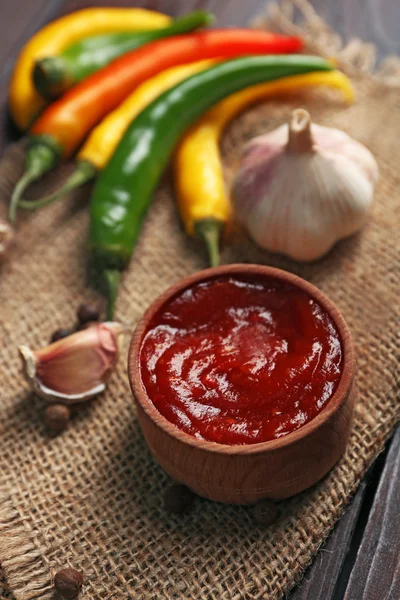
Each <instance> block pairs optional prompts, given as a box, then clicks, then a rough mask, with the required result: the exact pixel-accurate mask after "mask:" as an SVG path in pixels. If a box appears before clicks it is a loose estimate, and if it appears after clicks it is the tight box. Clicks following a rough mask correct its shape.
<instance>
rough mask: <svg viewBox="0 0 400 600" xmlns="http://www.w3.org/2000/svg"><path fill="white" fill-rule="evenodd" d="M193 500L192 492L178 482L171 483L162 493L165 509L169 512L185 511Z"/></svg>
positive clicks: (178, 512)
mask: <svg viewBox="0 0 400 600" xmlns="http://www.w3.org/2000/svg"><path fill="white" fill-rule="evenodd" d="M193 501H194V494H193V492H192V491H191V490H189V488H187V487H186V486H185V485H182V484H180V483H174V484H173V485H171V486H170V487H169V488H168V489H167V490H166V492H165V494H164V506H165V510H166V511H167V512H169V513H174V514H181V513H185V512H187V511H188V510H189V509H190V508H191V506H192V504H193Z"/></svg>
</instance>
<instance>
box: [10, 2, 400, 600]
mask: <svg viewBox="0 0 400 600" xmlns="http://www.w3.org/2000/svg"><path fill="white" fill-rule="evenodd" d="M305 12H306V21H307V22H306V23H305V29H304V31H305V35H306V39H308V40H309V41H310V42H311V49H312V50H315V49H318V48H319V49H321V48H324V49H325V51H326V53H328V54H330V55H333V54H334V53H335V54H339V57H340V61H341V65H342V66H343V67H344V68H345V69H346V70H347V72H351V73H352V78H353V82H354V86H355V88H356V91H357V101H356V103H355V104H354V105H353V106H351V107H345V106H343V104H341V101H340V99H339V97H338V95H337V94H334V93H332V92H327V91H322V90H317V91H315V92H313V93H310V92H307V93H304V95H300V94H296V95H293V96H291V97H290V98H287V97H285V99H283V100H282V99H276V100H269V101H267V102H265V103H264V104H262V105H260V106H258V107H257V108H253V109H251V110H248V111H247V112H246V113H245V114H244V115H243V116H241V117H240V118H239V119H237V120H236V121H235V122H234V123H233V124H232V125H231V126H230V127H229V129H228V131H227V132H226V135H225V136H224V139H223V143H222V151H223V156H224V161H225V165H226V169H227V178H228V179H229V176H230V173H231V170H232V167H233V166H234V165H235V163H236V162H237V160H238V158H239V155H240V152H241V149H242V147H243V143H244V142H245V141H246V140H248V139H250V138H251V137H253V136H254V135H255V134H258V133H260V132H265V131H267V130H271V129H272V128H274V127H276V126H278V125H280V124H281V123H282V122H284V121H285V120H287V118H288V116H289V114H290V112H291V110H292V109H293V108H294V107H298V106H305V107H306V108H307V109H308V110H309V111H310V112H311V115H312V117H313V118H314V119H315V121H316V122H318V123H322V124H325V125H329V126H333V127H339V128H342V129H344V130H345V131H346V132H348V133H349V134H350V135H352V136H354V137H355V138H356V139H357V140H360V141H361V142H363V143H364V144H366V145H367V146H368V147H369V148H370V149H371V150H372V152H373V153H374V155H375V156H376V158H377V161H378V163H379V168H380V172H381V179H380V183H379V185H378V188H377V192H376V201H375V204H374V207H373V211H372V218H371V220H370V221H369V223H368V225H367V226H366V227H365V229H364V230H363V232H362V233H361V234H360V235H357V236H355V237H353V238H352V239H349V240H347V241H345V242H342V243H340V244H339V245H338V246H337V247H336V248H335V249H334V250H333V251H332V252H330V254H329V255H328V256H326V257H325V258H324V259H322V260H320V261H318V262H316V263H314V264H310V265H300V264H297V263H295V262H292V261H290V260H287V259H284V258H282V257H278V256H274V255H272V254H268V253H266V252H263V251H261V250H258V249H257V248H256V247H255V246H254V245H253V244H252V243H251V242H250V241H248V240H247V239H246V238H245V237H244V236H242V235H240V234H236V235H234V236H233V237H232V238H231V239H230V240H229V242H227V243H226V245H225V249H224V252H223V257H222V258H223V262H226V263H228V262H254V263H262V264H269V265H274V266H277V267H281V268H284V269H288V270H290V271H293V272H295V273H297V274H299V275H301V276H302V277H305V278H306V279H308V280H310V281H312V282H313V283H314V284H315V285H317V286H319V287H320V288H321V289H322V290H323V291H324V292H326V293H327V294H328V295H329V296H330V297H331V298H332V300H334V301H335V302H336V303H337V304H338V306H339V307H340V309H341V310H342V311H343V314H344V316H345V318H346V319H347V322H348V324H349V325H350V327H351V329H352V331H353V334H354V338H355V341H356V345H357V353H358V372H357V389H358V402H357V409H356V415H355V420H354V426H353V430H352V435H351V439H350V443H349V446H348V450H347V452H346V454H345V456H344V457H343V458H342V459H341V460H340V462H339V463H338V464H337V465H336V467H335V468H334V469H333V470H332V471H331V472H330V473H329V475H328V476H327V477H326V478H325V479H324V480H323V481H321V482H320V483H319V484H318V485H316V486H315V487H314V488H312V489H311V490H309V491H307V492H305V493H303V494H301V495H300V496H298V497H295V498H293V499H291V500H288V501H286V502H282V503H280V510H281V517H280V519H279V521H278V522H277V523H276V524H274V525H273V526H271V527H269V528H267V529H266V528H261V527H258V526H257V525H255V524H254V522H253V520H252V518H251V514H250V511H249V509H246V508H243V507H229V506H224V505H222V504H216V503H213V502H209V501H206V500H202V499H199V500H198V501H197V503H196V506H195V509H194V510H193V512H191V513H190V514H188V515H185V516H179V517H175V516H171V515H168V514H166V513H165V512H164V510H163V506H162V497H163V492H164V490H165V488H166V486H167V485H168V483H169V480H168V477H167V476H166V475H165V474H164V473H163V472H162V470H161V469H160V468H159V467H158V466H157V465H156V464H155V462H154V461H153V460H152V458H151V456H150V454H149V452H148V450H147V448H146V445H145V443H144V440H143V437H142V435H141V433H140V431H139V427H138V424H137V421H136V418H135V408H134V404H133V400H132V397H131V394H130V391H129V386H128V380H127V375H126V369H125V361H126V353H124V356H123V358H122V359H121V365H120V368H119V369H118V372H117V373H116V374H115V375H114V376H113V378H112V381H111V384H110V386H109V388H108V390H107V392H106V393H105V394H104V395H103V396H101V397H99V398H98V399H97V400H96V401H94V402H93V403H92V404H91V405H90V406H86V407H84V408H83V409H82V410H81V411H80V412H79V413H78V414H77V416H76V417H75V418H74V420H73V422H72V423H71V425H70V427H69V429H68V430H67V431H66V432H65V433H63V434H62V435H60V436H58V437H52V436H51V435H49V434H48V433H47V432H46V430H45V428H44V426H43V424H42V420H41V410H42V407H43V405H42V403H41V401H39V400H38V399H37V398H35V397H34V396H32V395H31V393H30V392H29V391H28V389H27V385H26V383H25V382H24V380H23V378H22V377H21V375H20V360H19V357H18V353H17V349H16V348H17V345H18V344H19V343H29V344H30V345H32V346H33V347H39V346H42V345H44V344H46V342H47V340H48V338H49V335H50V334H51V332H52V331H53V330H54V329H56V328H58V327H60V326H67V325H70V324H71V323H72V322H73V321H74V318H75V310H76V307H77V305H78V304H79V302H80V301H82V300H90V299H92V298H93V297H94V295H93V292H89V291H88V286H87V284H86V280H85V252H86V233H87V225H88V218H87V210H86V202H87V199H88V197H89V189H88V188H86V189H85V190H83V191H82V192H81V193H79V194H76V197H75V199H70V200H69V201H66V202H63V203H59V204H57V205H54V206H53V207H49V208H47V209H44V210H42V211H40V212H38V213H37V214H33V215H29V216H27V217H25V218H24V219H22V220H21V221H20V226H19V231H18V238H17V244H16V246H15V248H14V250H13V252H12V254H11V256H10V258H9V260H8V261H7V262H6V263H5V264H3V266H2V268H1V271H0V279H1V280H0V294H1V295H0V306H1V387H0V390H1V392H0V394H1V412H0V435H1V437H0V439H1V487H0V562H1V564H2V566H3V569H4V573H5V576H6V578H7V581H8V585H9V586H10V589H11V590H12V593H13V594H14V596H15V598H16V599H17V600H30V599H32V598H41V599H45V600H48V599H50V598H52V597H53V595H52V591H51V589H52V584H51V581H52V576H53V575H54V573H55V572H56V571H57V570H58V569H60V568H62V567H64V566H66V565H68V564H69V565H71V566H74V567H76V568H78V569H79V570H81V571H82V572H83V573H84V574H85V585H84V589H83V592H82V595H81V597H82V599H84V600H94V599H96V600H98V599H105V600H108V599H118V600H119V599H121V600H126V599H128V598H143V599H146V600H148V599H151V598H171V599H176V598H185V599H186V598H187V599H198V598H204V599H215V600H216V599H218V600H228V599H229V600H238V599H243V598H244V599H248V600H253V599H254V600H255V599H257V600H261V598H262V599H263V600H265V599H267V598H268V599H270V600H272V599H278V598H282V597H283V596H284V594H285V593H287V592H288V590H289V589H290V588H291V587H292V586H293V585H294V584H295V583H296V582H298V581H299V579H300V578H301V574H302V571H303V570H304V568H305V567H306V566H307V565H308V564H309V563H310V561H311V559H312V557H313V555H314V554H315V553H316V552H317V550H318V548H319V547H320V545H321V544H322V543H323V541H324V540H325V538H326V536H327V535H328V533H329V531H330V530H331V528H332V527H333V525H334V524H335V522H336V521H337V520H338V519H339V517H340V516H341V515H342V513H343V511H344V510H345V507H346V504H347V503H348V502H349V500H350V498H351V496H352V495H353V494H354V492H355V490H356V488H357V486H358V484H359V482H360V480H361V478H362V477H363V475H364V474H365V471H366V469H367V468H368V466H369V465H370V464H371V462H372V461H373V460H374V458H375V457H376V456H377V454H378V453H379V452H380V451H381V450H382V448H383V445H384V442H385V440H386V439H387V438H388V436H389V435H390V433H391V431H392V429H393V427H394V426H395V424H396V422H397V420H398V417H399V402H398V397H397V398H396V392H398V390H396V365H398V358H399V352H400V337H399V314H400V303H399V296H400V286H399V256H400V236H399V234H398V229H399V216H400V202H399V198H398V191H399V184H400V172H399V168H398V143H399V137H400V130H399V109H400V88H399V87H396V86H397V84H398V82H399V80H400V77H399V74H398V73H397V74H396V67H397V66H398V65H396V61H392V63H391V64H388V63H387V64H386V65H385V66H384V69H383V71H382V72H381V76H380V77H374V76H372V75H371V74H368V73H365V74H363V73H362V71H363V70H364V71H370V68H371V64H370V59H371V56H372V53H371V47H370V46H368V45H367V46H363V45H361V44H358V45H357V44H354V43H353V44H352V45H350V46H349V47H347V50H346V52H347V54H346V52H341V51H340V47H339V40H338V38H337V37H336V36H335V35H334V34H333V32H330V31H329V29H328V28H326V27H325V26H324V25H323V23H321V21H320V20H319V19H318V18H317V17H316V16H315V15H314V14H313V13H312V12H311V13H310V9H309V7H307V6H306V7H305ZM273 18H274V23H275V25H276V24H278V26H279V27H280V28H281V29H284V30H289V31H290V30H292V29H293V28H294V26H293V25H292V24H291V18H290V15H288V13H285V11H282V10H281V11H278V10H275V12H274V15H273ZM321 41H322V46H319V47H317V48H316V44H317V46H318V43H319V42H321ZM21 168H22V151H21V148H20V147H17V146H15V147H13V148H11V149H10V150H9V152H8V153H7V155H6V156H5V158H4V159H3V160H2V162H1V164H0V193H1V204H2V208H3V209H4V207H5V204H6V203H7V201H8V199H9V195H10V190H11V188H12V185H13V183H14V182H15V180H16V178H17V177H18V175H19V174H20V172H21ZM57 181H59V180H58V179H57V180H56V179H55V178H54V177H53V179H51V178H50V179H48V180H47V182H46V185H43V184H41V185H39V186H38V188H37V192H38V193H40V192H42V191H43V190H44V188H45V187H47V188H48V186H49V182H53V184H55V183H57ZM205 266H206V263H205V256H204V253H203V251H202V249H201V248H200V246H199V245H198V244H197V243H196V242H193V241H191V240H189V239H188V238H187V237H186V235H185V234H184V233H183V231H182V227H181V225H180V222H179V218H178V215H177V211H176V208H175V204H174V200H173V193H172V189H171V183H170V178H169V176H167V177H166V179H165V181H164V183H163V185H162V186H160V189H159V191H158V192H157V194H156V196H155V198H154V202H153V206H152V208H151V211H150V214H149V215H148V218H147V219H146V223H145V225H144V228H143V232H142V235H141V237H140V242H139V245H138V247H137V249H136V251H135V255H134V258H133V260H132V263H131V265H130V268H129V269H128V271H127V272H126V274H125V276H124V279H123V283H122V286H121V290H120V295H119V299H118V306H117V314H118V315H119V316H120V318H122V319H124V320H126V321H129V322H131V323H132V324H134V323H135V322H136V321H137V319H138V317H139V316H140V315H141V313H142V312H143V310H144V309H145V308H146V307H147V306H148V304H149V303H150V302H151V301H152V300H153V299H154V298H155V297H156V296H157V295H158V294H159V293H160V292H162V291H163V290H165V289H166V287H167V286H169V285H170V284H172V283H173V282H176V281H178V280H179V279H180V278H181V277H183V276H184V275H186V274H188V273H192V272H193V271H196V270H198V269H201V268H203V267H205Z"/></svg>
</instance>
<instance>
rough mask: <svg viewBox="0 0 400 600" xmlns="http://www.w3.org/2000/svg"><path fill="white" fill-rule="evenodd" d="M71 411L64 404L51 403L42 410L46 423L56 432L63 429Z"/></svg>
mask: <svg viewBox="0 0 400 600" xmlns="http://www.w3.org/2000/svg"><path fill="white" fill-rule="evenodd" d="M70 416H71V411H70V409H69V408H68V406H65V405H64V404H51V405H50V406H48V407H47V408H46V410H45V411H44V420H45V423H46V425H47V426H48V427H49V428H50V429H51V430H52V431H55V432H56V433H60V432H61V431H64V429H65V428H66V427H67V425H68V421H69V418H70Z"/></svg>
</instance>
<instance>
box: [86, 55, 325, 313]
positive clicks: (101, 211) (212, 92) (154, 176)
mask: <svg viewBox="0 0 400 600" xmlns="http://www.w3.org/2000/svg"><path fill="white" fill-rule="evenodd" d="M333 68H334V67H333V65H332V64H331V63H330V62H328V61H326V60H323V59H322V58H319V57H316V56H302V55H286V56H250V57H245V58H238V59H235V60H229V61H226V62H223V63H220V64H217V65H216V66H213V67H211V68H209V69H207V70H205V71H202V72H200V73H198V74H196V75H193V76H192V77H189V78H188V79H186V80H185V81H183V82H181V83H179V84H177V85H176V86H174V87H173V88H171V89H169V90H167V91H166V92H164V93H163V94H161V95H160V96H159V97H158V98H157V99H156V100H155V101H153V102H152V103H151V104H150V105H149V106H148V107H146V108H145V109H144V110H143V111H142V112H141V113H140V114H139V115H138V116H137V117H136V119H134V121H133V122H132V123H131V125H130V126H129V128H128V129H127V131H126V133H125V135H124V137H123V138H122V140H121V142H120V143H119V145H118V147H117V149H116V151H115V153H114V155H113V157H112V158H111V160H110V162H109V163H108V165H107V166H106V168H105V169H104V170H103V171H102V172H101V173H100V175H99V178H98V180H97V182H96V184H95V187H94V190H93V195H92V199H91V206H90V213H91V224H90V248H91V254H92V257H93V261H94V264H95V265H96V268H97V269H99V268H100V269H101V275H102V276H103V278H104V279H105V281H106V282H107V284H108V297H109V318H111V317H112V312H113V305H114V300H115V297H116V288H117V286H118V281H119V273H120V271H121V270H122V269H124V267H126V266H127V264H128V263H129V260H130V258H131V255H132V252H133V249H134V246H135V244H136V241H137V238H138V235H139V232H140V227H141V224H142V221H143V218H144V216H145V214H146V211H147V209H148V207H149V204H150V200H151V196H152V193H153V191H154V190H155V188H156V186H157V184H158V182H159V179H160V176H161V174H162V172H163V170H164V168H165V166H166V165H167V163H168V160H169V158H170V156H171V153H172V151H173V149H174V147H175V145H176V143H177V142H178V141H179V138H180V137H181V135H182V134H183V133H184V132H185V130H186V129H187V128H188V127H189V126H190V125H191V124H192V123H193V122H194V121H195V120H196V119H197V118H198V117H200V116H201V114H202V113H204V112H205V111H206V110H207V109H208V108H210V107H211V106H212V105H213V104H215V103H216V102H218V101H219V100H221V99H222V98H224V97H225V96H228V95H230V94H232V93H234V92H236V91H238V90H240V89H243V88H245V87H247V86H250V85H255V84H257V83H261V82H264V81H270V80H273V79H279V78H281V77H286V76H288V75H297V74H300V73H308V72H310V71H331V70H332V69H333Z"/></svg>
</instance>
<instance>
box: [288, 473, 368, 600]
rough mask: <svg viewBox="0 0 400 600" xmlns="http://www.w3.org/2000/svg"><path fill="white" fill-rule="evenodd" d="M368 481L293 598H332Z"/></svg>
mask: <svg viewBox="0 0 400 600" xmlns="http://www.w3.org/2000/svg"><path fill="white" fill-rule="evenodd" d="M366 487H367V484H366V482H363V483H362V484H361V486H360V488H359V489H358V491H357V493H356V495H355V497H354V498H353V501H352V503H351V504H350V506H349V507H348V509H347V510H346V512H345V514H344V515H343V517H342V518H341V519H340V521H339V523H338V524H337V525H336V527H335V529H334V530H333V532H332V534H331V535H330V536H329V538H328V540H327V542H326V544H325V545H324V546H323V547H322V548H321V550H320V551H319V553H318V555H317V557H316V558H315V560H314V562H313V563H312V565H311V566H310V567H309V568H308V570H307V571H306V573H305V575H304V579H303V580H302V582H301V584H300V586H299V587H298V588H297V589H296V590H295V591H294V592H293V593H292V594H291V596H290V600H333V598H334V594H335V589H336V582H337V579H338V577H339V576H340V573H341V571H342V568H343V564H344V561H345V559H346V556H347V553H348V551H349V548H350V542H351V538H352V536H353V532H354V529H355V527H356V524H357V520H358V517H359V514H360V510H361V506H362V503H363V500H364V497H365V491H366Z"/></svg>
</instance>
